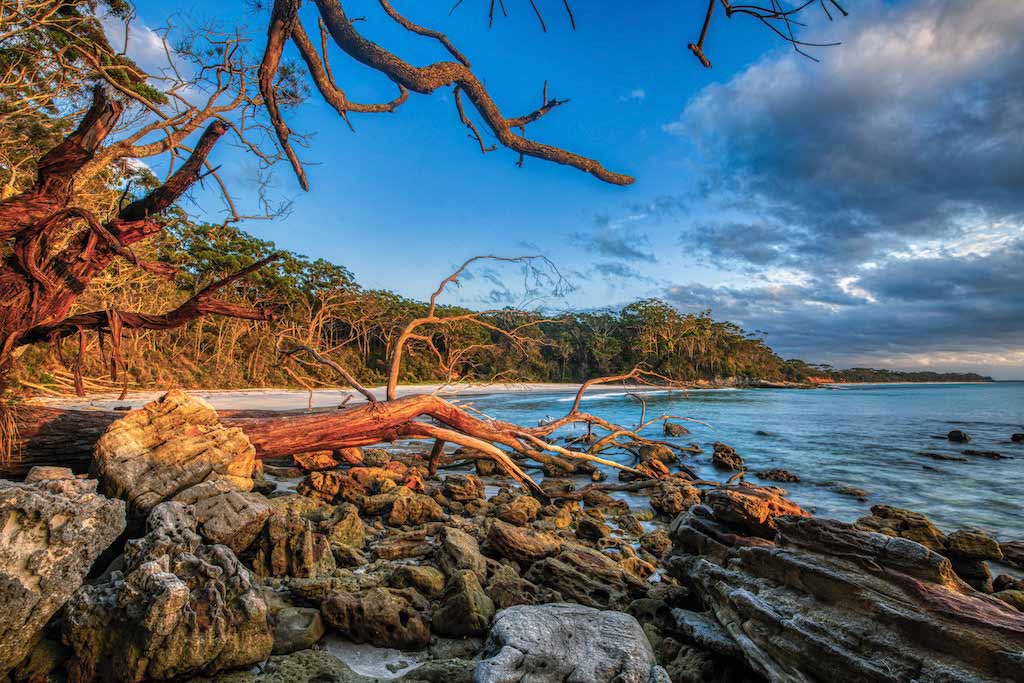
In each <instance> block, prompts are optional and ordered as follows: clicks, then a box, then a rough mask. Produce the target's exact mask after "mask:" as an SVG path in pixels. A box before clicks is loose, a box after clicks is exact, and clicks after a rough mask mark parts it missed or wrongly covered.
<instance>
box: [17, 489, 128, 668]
mask: <svg viewBox="0 0 1024 683" xmlns="http://www.w3.org/2000/svg"><path fill="white" fill-rule="evenodd" d="M68 474H69V473H63V472H61V473H58V476H67V475H68ZM41 476H42V475H41V473H39V472H36V473H34V474H33V471H30V472H29V479H30V480H32V481H31V482H30V483H23V484H15V483H13V482H9V481H3V480H0V605H2V608H0V612H2V613H3V618H2V619H0V679H2V678H3V677H4V675H5V674H6V673H7V672H8V671H10V670H11V669H13V668H14V667H15V666H17V665H18V664H19V663H20V662H21V660H23V659H25V657H26V656H27V655H28V654H29V651H30V650H31V649H32V647H33V646H34V644H35V642H36V641H37V640H38V637H39V635H40V634H41V631H42V628H43V626H44V625H45V624H46V622H48V621H49V620H50V617H52V616H53V614H54V613H55V612H56V611H57V610H58V609H60V608H61V606H62V605H64V603H65V602H67V600H68V598H70V597H71V594H72V593H74V592H75V590H76V589H78V587H79V586H81V585H82V580H83V579H84V578H85V576H86V574H88V572H89V569H90V567H92V564H93V562H95V560H96V558H97V557H99V555H100V553H102V552H103V551H104V550H106V549H107V547H108V546H109V545H110V544H111V543H113V542H114V540H115V539H116V538H117V537H118V536H120V535H121V532H123V531H124V528H125V505H124V501H120V500H111V499H109V498H105V497H103V496H101V495H99V494H97V493H96V481H95V480H93V479H74V478H61V479H44V478H40V477H41Z"/></svg>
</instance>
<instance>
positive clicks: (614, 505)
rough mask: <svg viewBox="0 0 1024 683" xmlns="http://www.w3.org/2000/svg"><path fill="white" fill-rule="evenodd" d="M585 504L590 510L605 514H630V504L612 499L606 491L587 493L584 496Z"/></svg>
mask: <svg viewBox="0 0 1024 683" xmlns="http://www.w3.org/2000/svg"><path fill="white" fill-rule="evenodd" d="M583 503H584V505H586V506H587V508H588V509H589V510H596V511H598V512H603V513H605V514H626V513H628V512H629V503H627V502H626V501H624V500H620V499H618V498H612V497H611V496H610V495H608V494H607V493H605V492H604V491H600V490H594V491H587V494H586V495H585V496H583Z"/></svg>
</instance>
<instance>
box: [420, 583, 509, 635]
mask: <svg viewBox="0 0 1024 683" xmlns="http://www.w3.org/2000/svg"><path fill="white" fill-rule="evenodd" d="M493 618H494V602H493V601H492V600H491V598H489V597H488V596H487V594H486V593H484V589H483V588H481V587H480V580H479V579H478V578H477V576H476V574H474V573H473V572H471V571H469V570H468V569H466V570H463V571H460V572H458V573H457V574H455V575H454V576H452V578H450V579H449V580H448V585H447V586H445V589H444V594H443V595H442V596H441V603H440V605H438V607H437V610H435V612H434V615H433V622H432V623H433V627H434V632H435V633H437V634H438V635H442V636H448V637H451V638H462V637H466V636H482V635H484V634H485V633H487V627H488V626H490V625H491V619H493Z"/></svg>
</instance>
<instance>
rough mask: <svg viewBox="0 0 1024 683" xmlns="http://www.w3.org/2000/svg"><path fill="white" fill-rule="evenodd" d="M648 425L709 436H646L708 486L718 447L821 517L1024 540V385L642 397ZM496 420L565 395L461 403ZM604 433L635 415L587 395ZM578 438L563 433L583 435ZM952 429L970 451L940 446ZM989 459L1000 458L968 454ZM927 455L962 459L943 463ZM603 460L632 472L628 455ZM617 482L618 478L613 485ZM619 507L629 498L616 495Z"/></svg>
mask: <svg viewBox="0 0 1024 683" xmlns="http://www.w3.org/2000/svg"><path fill="white" fill-rule="evenodd" d="M642 395H643V397H644V400H645V402H646V404H647V406H646V416H647V418H648V419H650V418H653V417H657V416H659V415H665V414H668V415H680V416H686V417H692V418H694V419H696V420H700V421H702V422H706V423H708V424H709V425H710V427H708V426H704V425H701V424H698V423H690V422H684V423H683V424H684V425H685V426H687V428H689V429H690V431H691V433H690V434H688V435H686V436H683V437H680V438H677V439H666V437H663V436H662V428H661V426H660V424H656V425H652V426H651V427H648V428H647V429H646V430H645V431H644V435H645V436H650V437H652V438H657V439H666V440H669V441H675V442H678V443H681V444H686V443H691V442H692V443H696V444H698V445H700V446H701V447H702V448H703V449H704V453H703V454H702V455H697V456H688V457H686V458H685V459H684V460H683V462H684V463H685V464H687V465H688V466H689V467H691V468H692V469H694V470H696V471H697V473H698V474H699V475H700V476H702V477H706V478H710V479H716V480H724V479H725V478H728V477H729V476H730V474H731V473H730V472H722V471H720V470H716V469H715V468H714V467H712V465H711V452H712V447H711V444H712V443H714V442H715V441H722V442H725V443H727V444H729V445H730V446H733V447H734V448H735V449H736V451H737V452H738V453H739V454H740V455H741V456H742V457H743V459H744V460H745V462H746V464H747V468H748V470H749V473H750V474H749V475H748V480H749V481H751V482H752V483H760V484H770V485H776V486H781V487H783V488H785V489H786V490H787V491H789V493H790V495H791V498H792V499H793V500H795V501H796V502H797V503H799V504H800V505H801V506H803V507H805V508H806V509H808V510H809V511H812V512H814V513H815V514H817V515H819V516H828V517H834V518H837V519H841V520H845V521H854V520H856V519H857V518H858V517H860V516H863V515H866V514H869V512H870V507H871V506H872V505H875V504H887V505H894V506H897V507H904V508H908V509H911V510H915V511H918V512H921V513H923V514H925V515H927V516H928V517H929V518H931V519H932V521H933V522H935V523H936V524H937V525H939V526H940V527H941V528H943V529H944V530H946V531H951V530H954V529H958V528H963V527H971V528H977V529H982V530H985V531H987V532H989V533H991V534H993V535H994V536H995V537H997V538H999V539H1000V540H1004V541H1005V540H1024V443H1013V442H1011V440H1010V437H1011V435H1012V434H1014V433H1016V432H1024V382H998V383H991V384H871V385H866V384H865V385H845V386H836V387H834V388H830V389H814V390H795V389H744V390H705V391H700V390H697V391H694V390H691V391H685V392H683V391H673V392H662V391H658V392H644V393H643V394H642ZM466 402H467V403H471V404H472V406H473V407H474V408H476V409H477V410H480V411H482V412H484V413H486V414H487V415H490V416H492V417H495V418H498V419H503V420H509V421H514V422H517V423H519V424H523V425H536V424H538V421H540V420H543V419H544V418H546V417H549V416H550V417H558V416H560V415H563V414H565V412H566V411H567V410H568V409H569V407H570V406H571V405H572V396H571V395H566V394H564V393H562V394H502V395H489V396H474V397H467V399H466ZM580 409H581V410H582V411H586V412H591V413H593V414H595V415H598V416H600V417H602V418H604V419H606V420H608V421H610V422H615V423H618V424H621V425H623V426H635V425H636V424H637V423H638V422H639V419H640V411H641V404H640V402H639V401H638V400H637V399H636V398H634V397H633V396H630V395H628V394H627V393H626V392H623V391H607V390H606V391H603V392H595V393H593V394H588V395H587V396H585V397H584V400H583V403H582V405H581V408H580ZM583 429H584V428H582V427H580V428H576V430H575V431H573V430H563V431H562V432H559V434H564V435H572V434H574V433H576V434H579V433H582V431H583ZM952 429H961V430H963V431H965V432H967V433H968V434H969V435H970V437H971V441H970V443H967V444H956V443H952V442H950V441H948V440H947V439H946V434H947V433H948V432H949V431H950V430H952ZM968 449H973V450H978V451H995V452H998V453H1000V454H1001V455H1003V456H1004V459H1000V460H992V459H989V458H986V457H979V456H972V455H964V454H963V451H964V450H968ZM923 453H937V454H942V455H952V456H959V457H964V458H966V459H967V461H966V462H954V461H941V460H935V459H932V458H929V457H927V456H925V455H922V454H923ZM605 457H611V458H613V459H615V460H617V461H620V462H622V463H624V464H633V459H632V457H631V456H629V455H627V454H623V455H621V456H605ZM771 468H782V469H786V470H788V471H790V472H792V473H794V474H796V475H797V476H799V477H800V478H801V481H800V482H799V483H785V484H776V483H775V482H769V481H764V480H761V479H759V478H758V477H757V475H756V473H757V472H761V471H764V470H767V469H771ZM609 481H615V475H614V474H611V475H610V476H609ZM840 485H843V486H847V487H855V488H859V489H863V490H864V491H865V492H866V496H865V497H864V498H865V499H864V500H858V499H857V498H856V497H852V496H850V495H844V494H842V493H839V492H837V491H836V490H835V489H836V487H837V486H840ZM624 497H625V496H624Z"/></svg>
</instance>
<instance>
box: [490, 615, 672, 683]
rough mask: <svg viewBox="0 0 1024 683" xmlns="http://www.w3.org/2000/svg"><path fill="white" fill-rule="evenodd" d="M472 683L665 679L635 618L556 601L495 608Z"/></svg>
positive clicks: (664, 682)
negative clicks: (548, 603) (496, 613)
mask: <svg viewBox="0 0 1024 683" xmlns="http://www.w3.org/2000/svg"><path fill="white" fill-rule="evenodd" d="M484 657H485V658H484V659H483V660H481V661H480V663H478V664H477V666H476V670H475V671H474V674H473V676H474V677H473V680H474V682H475V683H505V682H507V681H530V683H565V682H569V681H580V682H581V683H582V682H583V681H587V682H588V683H670V681H669V678H668V674H667V673H666V672H665V670H664V669H662V668H661V667H660V666H658V665H657V662H656V661H655V659H654V652H653V651H652V650H651V646H650V643H648V642H647V638H646V636H645V635H644V632H643V629H641V628H640V624H639V623H637V621H636V619H634V618H633V617H631V616H630V615H628V614H624V613H622V612H611V611H601V610H597V609H592V608H589V607H584V606H582V605H572V604H565V603H556V604H550V605H529V606H527V605H519V606H516V607H509V608H508V609H504V610H502V611H501V612H499V613H498V615H497V616H496V617H495V619H494V626H493V627H492V628H491V633H490V635H489V636H488V638H487V644H486V646H485V648H484Z"/></svg>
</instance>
